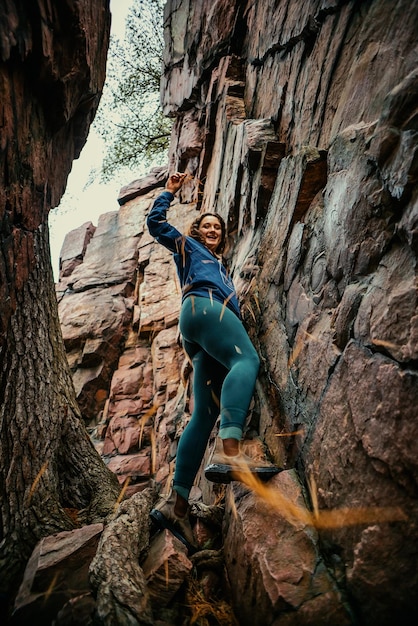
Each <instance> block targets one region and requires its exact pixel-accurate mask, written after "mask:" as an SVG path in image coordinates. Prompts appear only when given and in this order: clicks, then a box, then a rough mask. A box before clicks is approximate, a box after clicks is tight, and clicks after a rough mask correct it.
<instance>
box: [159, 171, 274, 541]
mask: <svg viewBox="0 0 418 626" xmlns="http://www.w3.org/2000/svg"><path fill="white" fill-rule="evenodd" d="M185 177H186V174H180V173H176V174H173V175H172V176H170V178H169V180H168V182H167V185H166V188H165V191H164V192H163V193H162V194H160V196H159V197H158V198H157V199H156V200H155V202H154V205H153V207H152V209H151V212H150V214H149V216H148V219H147V225H148V229H149V232H150V234H151V235H152V236H153V237H155V238H156V240H157V241H158V242H159V243H161V244H162V245H163V246H165V247H166V248H168V249H169V250H170V251H171V252H172V253H173V254H174V261H175V263H176V266H177V272H178V276H179V279H180V284H181V288H182V306H181V312H180V320H179V326H180V332H181V335H182V341H183V347H184V350H185V352H186V354H187V355H188V357H189V359H190V361H191V362H192V365H193V372H194V375H193V395H194V409H193V415H192V417H191V420H190V422H189V424H188V425H187V427H186V428H185V430H184V432H183V434H182V436H181V438H180V441H179V445H178V450H177V458H176V469H175V474H174V480H173V491H172V493H171V495H170V497H169V499H168V500H163V501H161V502H160V503H159V504H158V505H157V506H156V508H155V509H153V510H152V511H151V517H152V519H153V520H154V522H155V523H156V524H157V525H159V526H160V527H165V528H169V529H170V530H171V531H172V532H174V534H176V535H177V536H178V537H179V538H180V539H181V540H182V541H183V543H185V544H186V546H187V547H188V548H189V551H191V550H193V549H194V547H195V543H194V537H193V532H192V529H191V526H190V522H189V518H188V497H189V493H190V490H191V488H192V485H193V482H194V479H195V477H196V474H197V472H198V470H199V467H200V464H201V462H202V458H203V456H204V453H205V450H206V446H207V443H208V440H209V436H210V434H211V432H212V429H213V427H214V425H215V422H216V420H217V418H218V415H219V414H220V428H219V437H220V438H221V440H222V444H223V455H216V457H214V458H213V460H212V463H211V465H210V466H209V467H207V468H206V469H205V476H206V478H207V479H208V480H211V481H213V482H220V483H228V482H230V481H231V479H233V473H234V470H235V471H236V470H237V469H240V470H241V468H242V466H243V463H246V466H247V467H248V468H249V471H251V472H253V473H255V474H257V475H258V476H259V477H260V478H262V479H264V480H266V479H268V478H270V477H271V476H273V475H274V474H276V473H277V472H278V471H279V470H278V469H277V468H276V467H274V466H271V465H267V464H265V465H264V464H258V465H256V464H254V462H253V461H252V460H251V459H250V458H249V457H247V456H246V455H245V454H243V453H241V452H240V449H239V442H240V440H241V438H242V433H243V428H244V423H245V418H246V416H247V412H248V407H249V404H250V401H251V397H252V395H253V391H254V385H255V381H256V378H257V374H258V369H259V358H258V355H257V353H256V351H255V349H254V347H253V345H252V343H251V341H250V339H249V337H248V335H247V333H246V331H245V329H244V326H243V325H242V322H241V319H240V317H241V316H240V310H239V303H238V299H237V295H236V293H235V289H234V286H233V284H232V281H231V279H230V278H229V276H228V274H227V272H226V270H225V267H224V266H223V264H222V259H221V254H222V252H223V250H224V247H225V242H226V228H225V223H224V221H223V219H222V218H221V217H220V216H219V215H218V214H216V213H204V214H203V215H200V216H199V217H198V218H197V219H196V220H195V221H194V222H193V224H192V225H191V227H190V231H189V236H184V235H182V234H181V233H180V232H179V231H178V230H177V229H176V228H174V227H173V226H172V225H171V224H169V223H168V222H167V220H166V212H167V209H168V207H169V206H170V203H171V202H172V200H173V199H174V194H175V193H176V192H177V191H178V190H179V189H180V187H181V186H182V184H183V182H184V179H185Z"/></svg>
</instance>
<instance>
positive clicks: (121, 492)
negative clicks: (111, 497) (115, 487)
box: [113, 476, 131, 511]
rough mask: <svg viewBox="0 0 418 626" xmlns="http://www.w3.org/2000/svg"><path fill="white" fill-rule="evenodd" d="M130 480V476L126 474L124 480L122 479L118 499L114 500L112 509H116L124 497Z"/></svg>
mask: <svg viewBox="0 0 418 626" xmlns="http://www.w3.org/2000/svg"><path fill="white" fill-rule="evenodd" d="M130 482H131V477H130V476H127V477H126V478H125V480H124V481H123V487H122V489H121V490H120V494H119V496H118V499H117V500H116V502H115V506H114V507H113V509H114V511H116V509H117V508H118V506H119V504H120V503H121V502H122V500H123V498H124V497H125V493H126V490H127V488H128V487H129V483H130Z"/></svg>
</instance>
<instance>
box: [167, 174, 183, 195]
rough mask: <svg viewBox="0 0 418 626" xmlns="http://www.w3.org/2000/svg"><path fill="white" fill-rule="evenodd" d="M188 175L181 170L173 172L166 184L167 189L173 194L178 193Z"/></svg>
mask: <svg viewBox="0 0 418 626" xmlns="http://www.w3.org/2000/svg"><path fill="white" fill-rule="evenodd" d="M186 176H187V174H186V173H181V172H176V173H175V174H172V175H171V176H170V177H169V179H168V181H167V184H166V186H165V188H166V190H167V191H170V192H171V193H172V194H174V193H176V191H178V190H179V189H180V187H181V186H182V184H183V183H184V180H185V178H186Z"/></svg>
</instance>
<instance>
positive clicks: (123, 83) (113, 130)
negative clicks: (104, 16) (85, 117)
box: [95, 0, 172, 180]
mask: <svg viewBox="0 0 418 626" xmlns="http://www.w3.org/2000/svg"><path fill="white" fill-rule="evenodd" d="M164 4H165V2H164V0H133V3H132V7H131V8H130V10H129V13H128V17H127V20H126V32H125V38H124V40H123V41H120V40H119V39H117V38H116V37H112V38H111V44H110V48H109V55H108V65H107V78H106V85H105V88H104V91H103V97H102V100H101V102H100V107H99V110H98V113H97V116H96V120H95V127H96V129H97V131H98V133H99V134H100V135H101V136H102V137H103V139H104V141H105V146H106V147H105V156H104V160H103V164H102V172H101V174H102V178H103V179H104V180H109V179H110V178H111V177H112V176H113V175H114V174H115V172H116V171H119V170H121V169H123V168H125V167H132V168H137V167H138V166H141V165H144V163H145V164H146V165H147V166H150V165H160V164H163V163H164V162H166V161H167V148H168V144H169V138H170V132H171V125H172V122H171V121H170V120H169V119H168V118H166V117H164V116H163V113H162V110H161V107H160V77H161V71H162V52H163V45H164V38H163V7H164ZM147 169H148V168H147Z"/></svg>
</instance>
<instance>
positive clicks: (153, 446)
mask: <svg viewBox="0 0 418 626" xmlns="http://www.w3.org/2000/svg"><path fill="white" fill-rule="evenodd" d="M156 463H157V444H156V437H155V432H154V431H153V430H152V431H151V476H153V475H154V474H155V467H156Z"/></svg>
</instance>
